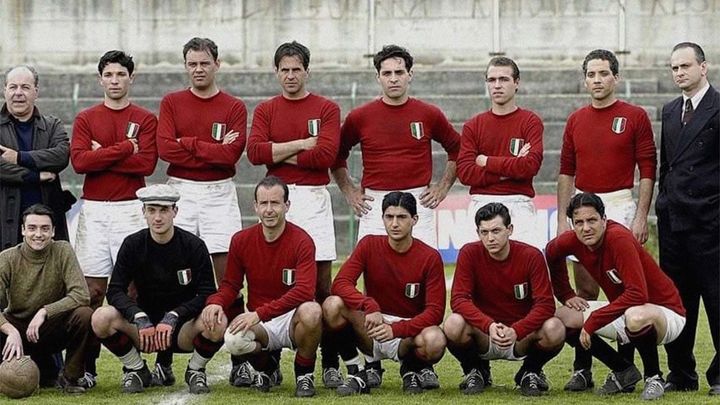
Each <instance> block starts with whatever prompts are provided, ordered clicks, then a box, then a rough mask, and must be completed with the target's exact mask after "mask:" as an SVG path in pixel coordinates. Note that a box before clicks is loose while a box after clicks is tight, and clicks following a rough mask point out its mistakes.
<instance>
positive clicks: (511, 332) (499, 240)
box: [443, 203, 565, 396]
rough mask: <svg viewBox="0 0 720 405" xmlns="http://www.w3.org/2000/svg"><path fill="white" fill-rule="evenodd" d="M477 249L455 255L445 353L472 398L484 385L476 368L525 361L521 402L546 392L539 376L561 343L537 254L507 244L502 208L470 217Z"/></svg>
mask: <svg viewBox="0 0 720 405" xmlns="http://www.w3.org/2000/svg"><path fill="white" fill-rule="evenodd" d="M475 225H476V226H477V232H478V235H479V236H480V241H479V242H473V243H469V244H467V245H465V246H463V248H462V249H461V250H460V253H459V255H458V260H457V266H456V268H455V276H454V278H453V286H452V294H451V300H450V306H451V307H452V311H453V313H452V314H451V315H450V317H449V318H448V319H447V320H446V321H445V324H444V327H443V329H444V331H445V334H446V335H447V339H448V350H450V353H452V354H453V356H455V357H456V358H457V359H458V360H459V361H460V366H461V367H462V369H463V373H464V374H465V376H464V378H463V382H462V383H461V384H460V389H461V390H462V392H463V393H464V394H477V393H480V392H482V391H483V389H484V388H485V385H486V381H485V380H484V376H483V375H484V373H483V372H482V370H481V367H482V360H500V359H502V360H523V359H524V361H523V364H522V366H521V367H520V370H519V371H518V372H517V374H515V383H516V384H517V385H519V386H520V392H521V393H522V394H523V395H528V396H537V395H540V394H541V393H542V391H547V390H548V383H547V380H546V378H545V375H544V373H543V371H542V368H543V366H544V365H545V363H547V362H548V361H550V359H552V358H553V357H555V356H556V355H557V354H558V353H559V352H560V350H561V349H562V346H563V343H564V341H565V328H564V327H563V325H562V322H560V320H559V319H557V318H555V317H553V313H554V311H555V302H554V300H553V296H552V289H551V286H550V278H549V277H548V272H547V267H546V265H545V259H544V258H543V255H542V252H540V250H538V249H537V248H535V247H532V246H530V245H528V244H526V243H523V242H518V241H515V240H510V235H512V231H513V226H512V224H511V218H510V213H509V211H508V209H507V207H505V206H504V205H503V204H500V203H489V204H487V205H484V206H482V207H481V208H480V209H479V210H478V211H477V213H476V214H475Z"/></svg>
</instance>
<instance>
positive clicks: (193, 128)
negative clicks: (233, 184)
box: [157, 89, 247, 181]
mask: <svg viewBox="0 0 720 405" xmlns="http://www.w3.org/2000/svg"><path fill="white" fill-rule="evenodd" d="M246 127H247V110H246V109H245V104H243V102H242V101H240V100H239V99H237V98H235V97H233V96H231V95H229V94H227V93H225V92H222V91H221V92H219V93H218V94H216V95H214V96H212V97H210V98H200V97H198V96H196V95H194V94H193V93H192V91H190V90H189V89H188V90H181V91H176V92H174V93H170V94H168V95H166V96H165V97H164V98H163V99H162V101H161V102H160V117H159V122H158V130H157V146H158V152H159V154H160V158H161V159H162V160H164V161H166V162H168V163H170V166H169V167H168V170H167V175H168V176H173V177H179V178H181V179H186V180H195V181H213V180H222V179H227V178H231V177H233V176H234V175H235V164H236V163H237V161H238V160H239V159H240V155H242V152H243V149H245V142H246V141H247V139H246V132H247V128H246ZM214 130H215V131H218V133H219V134H220V136H224V135H225V134H226V133H228V132H230V131H235V132H238V133H239V134H240V136H238V138H237V139H236V140H235V141H234V142H232V143H229V144H226V145H223V144H222V139H221V138H220V137H218V139H214V138H213V133H214V132H213V131H214Z"/></svg>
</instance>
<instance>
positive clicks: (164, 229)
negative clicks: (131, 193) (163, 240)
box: [143, 205, 177, 236]
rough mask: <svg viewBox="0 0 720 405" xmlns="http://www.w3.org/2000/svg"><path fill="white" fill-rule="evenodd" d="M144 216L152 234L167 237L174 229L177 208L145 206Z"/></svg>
mask: <svg viewBox="0 0 720 405" xmlns="http://www.w3.org/2000/svg"><path fill="white" fill-rule="evenodd" d="M143 214H144V215H145V221H146V222H147V225H148V228H149V229H150V232H152V233H153V234H155V235H157V236H164V235H167V234H168V232H170V231H171V229H172V227H173V222H174V221H173V220H174V219H175V215H177V207H169V206H167V205H145V206H143Z"/></svg>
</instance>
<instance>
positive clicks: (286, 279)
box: [282, 269, 295, 286]
mask: <svg viewBox="0 0 720 405" xmlns="http://www.w3.org/2000/svg"><path fill="white" fill-rule="evenodd" d="M282 282H283V284H285V285H287V286H291V285H295V269H283V273H282Z"/></svg>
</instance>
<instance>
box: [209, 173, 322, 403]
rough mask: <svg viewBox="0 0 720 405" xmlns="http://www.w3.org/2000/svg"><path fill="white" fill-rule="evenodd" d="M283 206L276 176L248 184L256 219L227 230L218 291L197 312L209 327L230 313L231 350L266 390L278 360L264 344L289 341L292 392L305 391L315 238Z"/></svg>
mask: <svg viewBox="0 0 720 405" xmlns="http://www.w3.org/2000/svg"><path fill="white" fill-rule="evenodd" d="M289 208H290V201H288V186H287V184H285V183H284V182H283V181H282V180H280V178H278V177H275V176H268V177H265V178H264V179H263V180H261V181H260V183H259V184H258V185H257V186H256V187H255V213H256V214H257V215H258V217H259V218H260V223H259V224H257V225H255V226H252V227H250V228H247V229H244V230H242V231H240V232H238V233H236V234H235V235H234V236H233V237H232V241H231V242H230V252H229V255H228V265H227V271H226V272H225V276H224V277H223V279H222V282H221V283H220V288H219V290H218V292H217V293H216V294H213V295H212V296H210V297H209V298H208V299H207V302H206V304H207V306H206V307H205V309H204V310H203V313H202V318H203V322H205V325H206V327H207V328H208V329H210V330H218V329H219V328H222V326H223V323H224V322H225V321H226V320H227V319H228V318H230V319H232V321H230V323H229V325H228V326H227V333H225V345H226V347H227V348H228V350H229V351H230V353H231V354H233V355H248V356H246V357H247V358H249V362H250V365H251V366H252V368H251V370H250V371H251V373H252V378H253V385H254V388H257V389H259V390H260V391H263V392H267V391H269V390H270V386H271V379H270V375H271V374H273V372H274V371H275V369H276V368H277V367H279V365H278V364H277V363H276V361H275V360H274V359H273V358H272V356H271V355H270V352H273V351H275V350H280V349H282V348H284V347H287V348H291V349H295V350H296V353H295V378H296V383H297V385H296V388H295V396H298V397H311V396H313V395H315V378H314V376H313V373H314V371H315V358H316V352H317V348H318V345H319V344H320V335H321V334H322V310H321V308H320V304H318V303H316V302H315V301H314V300H315V281H316V278H317V267H316V265H315V244H314V243H313V241H312V239H311V238H310V236H309V235H308V234H307V232H305V231H304V230H302V228H300V227H298V226H297V225H295V224H292V223H290V222H287V221H286V220H285V215H286V214H287V212H288V209H289ZM244 280H247V289H248V304H247V307H248V310H249V312H245V313H242V314H239V315H237V313H236V312H237V311H238V309H237V307H236V306H235V305H233V303H234V302H235V298H236V297H237V295H238V292H239V291H240V290H242V288H243V282H244ZM244 367H245V366H244ZM234 374H235V370H234V371H233V375H234ZM233 385H236V384H233Z"/></svg>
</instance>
